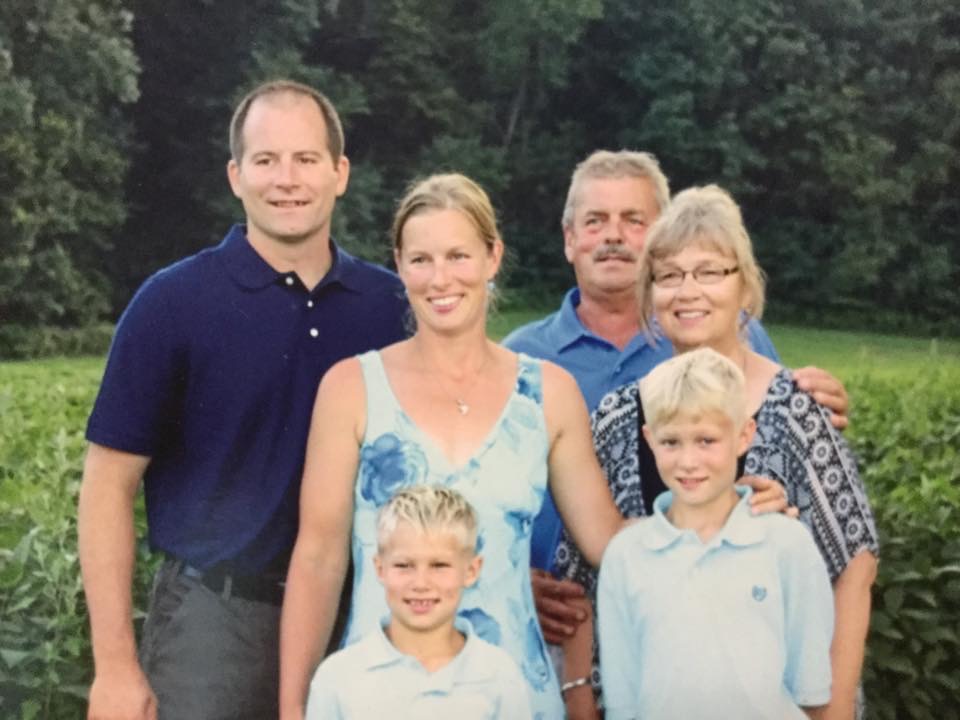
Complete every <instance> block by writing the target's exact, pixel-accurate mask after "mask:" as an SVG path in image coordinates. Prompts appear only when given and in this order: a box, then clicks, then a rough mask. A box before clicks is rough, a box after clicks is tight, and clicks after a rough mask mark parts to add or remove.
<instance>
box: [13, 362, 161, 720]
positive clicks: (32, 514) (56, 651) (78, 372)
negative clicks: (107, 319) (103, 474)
mask: <svg viewBox="0 0 960 720" xmlns="http://www.w3.org/2000/svg"><path fill="white" fill-rule="evenodd" d="M101 373H102V361H100V360H97V361H92V360H73V361H62V360H61V361H46V362H42V363H32V364H23V363H8V364H2V365H0V518H3V522H2V525H0V717H2V718H5V719H6V718H46V719H51V720H52V719H60V718H62V719H63V720H75V718H78V717H82V716H83V712H84V707H85V703H84V698H85V697H86V693H87V688H88V686H89V683H90V680H91V678H92V666H91V661H90V646H89V640H88V634H87V617H86V607H85V605H84V600H83V591H82V587H81V583H80V571H79V565H78V561H77V542H76V503H77V491H78V489H79V484H80V473H81V467H82V462H83V452H84V448H85V441H84V439H83V428H84V426H85V423H86V418H87V415H88V414H89V412H90V407H91V404H92V402H93V396H94V393H95V391H96V387H97V385H98V383H99V380H100V375H101ZM140 527H141V530H142V527H143V523H142V516H141V519H140ZM151 568H152V564H151V563H150V561H149V558H148V555H147V553H146V550H145V549H144V548H141V550H140V558H139V561H138V574H137V588H136V589H137V593H136V599H137V607H143V603H144V597H145V592H146V588H147V586H148V582H149V575H150V572H151Z"/></svg>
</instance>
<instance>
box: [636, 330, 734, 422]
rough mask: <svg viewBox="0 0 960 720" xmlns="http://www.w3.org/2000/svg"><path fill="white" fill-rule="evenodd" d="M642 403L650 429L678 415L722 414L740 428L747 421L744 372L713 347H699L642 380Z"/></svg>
mask: <svg viewBox="0 0 960 720" xmlns="http://www.w3.org/2000/svg"><path fill="white" fill-rule="evenodd" d="M640 401H641V403H642V404H643V414H644V417H645V418H646V423H647V425H649V426H650V427H651V428H656V427H659V426H661V425H663V424H665V423H668V422H670V421H671V420H673V419H674V418H676V417H677V416H678V415H683V416H691V417H698V416H702V415H704V414H707V413H712V412H720V413H723V414H724V415H726V416H727V417H729V418H730V419H731V420H732V421H733V424H734V426H735V427H737V428H740V427H741V426H742V425H743V423H744V421H745V420H746V419H747V397H746V390H745V380H744V376H743V372H742V371H741V370H740V368H738V367H737V366H736V365H735V364H734V363H733V362H731V361H730V360H729V359H728V358H726V357H724V356H723V355H721V354H720V353H718V352H717V351H716V350H713V349H711V348H699V349H698V350H691V351H690V352H685V353H683V354H681V355H677V356H676V357H673V358H671V359H670V360H667V361H666V362H662V363H660V364H659V365H657V366H656V367H655V368H654V369H653V370H651V371H650V372H649V373H648V374H647V376H646V377H644V378H643V380H641V381H640Z"/></svg>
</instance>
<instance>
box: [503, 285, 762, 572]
mask: <svg viewBox="0 0 960 720" xmlns="http://www.w3.org/2000/svg"><path fill="white" fill-rule="evenodd" d="M579 304H580V290H579V289H578V288H573V289H571V290H570V291H569V292H567V294H566V296H565V297H564V298H563V303H562V304H561V305H560V309H559V310H558V311H557V312H555V313H552V314H550V315H547V317H545V318H543V319H542V320H537V321H535V322H532V323H529V324H527V325H524V326H523V327H520V328H517V329H516V330H514V331H513V332H512V333H510V334H509V335H508V336H507V337H506V338H505V339H504V340H503V344H504V345H505V346H507V347H508V348H510V349H511V350H513V351H515V352H524V353H526V354H527V355H530V356H532V357H537V358H543V359H544V360H549V361H551V362H554V363H556V364H557V365H559V366H560V367H562V368H563V369H564V370H566V371H567V372H569V373H570V374H571V375H573V377H574V379H575V380H576V381H577V385H579V386H580V391H581V392H582V393H583V397H584V399H585V400H586V401H587V409H588V410H590V412H593V410H594V409H595V408H596V407H597V404H599V402H600V399H601V398H602V397H603V396H604V395H606V394H607V393H608V392H610V391H612V390H615V389H616V388H618V387H620V386H621V385H626V384H627V383H631V382H635V381H636V380H639V379H640V378H642V377H643V376H644V375H646V374H647V373H648V372H650V371H651V370H652V369H653V368H655V367H656V366H657V365H658V364H660V363H661V362H663V361H664V360H666V359H668V358H671V357H673V345H671V344H670V342H669V341H668V340H667V339H665V338H657V339H656V340H655V341H651V340H650V339H649V338H648V337H647V336H646V334H645V333H642V332H641V333H638V334H637V335H636V336H635V337H633V338H632V339H631V340H630V342H628V343H627V345H626V347H624V348H623V350H621V349H619V348H618V347H617V346H616V345H614V344H613V343H611V342H610V341H608V340H605V339H603V338H602V337H600V336H599V335H595V334H594V333H592V332H590V331H589V330H588V329H587V328H586V327H585V326H584V324H583V323H582V322H581V321H580V318H579V317H578V316H577V306H578V305H579ZM747 333H748V340H749V342H750V346H751V347H752V348H753V349H754V350H755V351H756V352H758V353H760V354H761V355H764V356H766V357H768V358H770V359H771V360H774V361H776V362H779V360H780V358H779V356H778V355H777V351H776V350H775V349H774V347H773V343H772V342H771V341H770V337H769V336H768V335H767V332H766V330H764V329H763V326H762V325H760V323H758V322H756V321H753V320H751V321H750V322H749V323H748V325H747ZM561 529H562V525H561V522H560V516H559V514H558V512H557V507H556V504H555V503H554V501H553V496H552V495H551V494H549V493H548V494H547V495H546V496H545V498H544V502H543V508H542V509H541V511H540V514H539V515H538V516H537V518H536V520H535V521H534V525H533V541H532V553H531V564H532V565H533V566H534V567H539V568H544V569H550V567H551V565H552V563H553V557H554V550H555V549H556V546H557V543H558V542H559V540H560V531H561Z"/></svg>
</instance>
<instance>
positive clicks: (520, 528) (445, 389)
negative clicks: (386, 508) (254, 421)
mask: <svg viewBox="0 0 960 720" xmlns="http://www.w3.org/2000/svg"><path fill="white" fill-rule="evenodd" d="M392 235H393V244H394V248H393V249H394V257H395V259H396V264H397V270H398V274H399V275H400V278H401V280H402V281H403V284H404V286H405V288H406V293H407V297H408V299H409V301H410V306H411V308H412V310H413V314H414V316H415V318H416V332H415V333H414V335H413V336H412V337H411V338H410V339H409V340H405V341H403V342H400V343H397V344H395V345H391V346H389V347H387V348H385V349H384V350H382V351H379V352H372V353H367V354H365V355H363V356H360V357H358V358H352V359H350V360H346V361H344V362H341V363H340V364H338V365H336V366H334V367H333V368H332V369H331V370H330V371H329V372H328V373H327V375H326V376H325V377H324V379H323V381H322V382H321V384H320V388H319V391H318V394H317V400H316V406H315V410H314V416H313V424H312V428H311V432H310V439H309V442H308V447H307V460H306V467H305V471H304V478H303V488H302V494H301V509H300V513H301V515H300V518H301V519H300V531H299V535H298V538H297V543H296V546H295V549H294V552H293V558H292V560H291V564H290V574H289V577H288V582H287V588H286V597H285V600H284V608H283V617H282V628H281V710H282V716H283V717H285V718H286V717H300V715H301V714H302V707H303V702H304V695H305V692H306V688H307V683H308V680H309V677H310V675H311V673H312V672H313V670H314V668H315V667H316V665H317V663H318V662H319V660H320V655H321V652H322V650H323V648H324V646H325V645H326V642H327V639H328V638H329V636H330V632H331V627H332V624H333V619H334V614H335V612H336V608H337V602H338V600H339V597H340V589H341V585H342V583H343V579H344V574H345V572H346V568H347V564H348V552H349V551H351V550H352V556H353V562H354V568H355V571H354V573H355V574H354V582H353V591H352V605H351V612H350V619H349V621H348V625H347V629H346V638H345V643H346V644H350V643H352V642H353V641H354V640H356V639H357V638H358V637H360V636H362V635H363V634H364V633H365V632H367V631H368V630H370V628H371V627H373V626H374V624H375V623H378V622H379V621H380V619H381V617H382V616H383V615H385V614H386V609H387V608H386V606H385V604H384V600H383V592H382V590H381V589H380V587H379V586H378V584H377V581H376V578H375V575H374V573H373V572H372V557H373V555H374V553H375V552H376V514H377V510H378V508H379V507H380V506H381V505H382V504H383V503H385V502H386V501H387V499H388V498H389V497H390V496H391V495H392V493H393V492H394V491H395V490H397V489H398V488H400V487H405V486H407V485H412V484H414V483H430V484H438V485H444V486H448V487H451V488H454V489H456V490H458V491H459V492H461V493H462V494H463V495H464V496H465V497H466V498H467V500H468V501H469V502H470V503H471V505H473V507H474V508H475V510H476V511H477V514H478V517H479V520H480V537H479V540H478V543H479V545H480V548H479V549H480V552H481V553H482V554H483V556H484V571H483V574H482V576H481V578H480V580H479V581H478V582H477V583H476V584H475V585H474V586H472V587H471V588H469V589H468V590H466V591H465V592H464V595H463V600H462V603H461V607H460V610H459V616H460V617H463V618H465V619H466V620H468V621H470V623H471V624H472V626H473V628H474V630H475V631H476V633H477V634H478V635H479V636H480V637H481V638H483V639H485V640H488V641H490V642H492V643H494V644H495V645H499V646H500V647H502V648H504V649H505V650H506V651H507V652H508V653H510V655H511V656H512V657H513V658H514V660H516V662H517V664H518V665H519V666H520V669H521V671H522V672H523V675H524V678H525V680H526V683H527V687H528V690H529V692H530V697H531V705H532V708H533V715H534V717H535V718H540V719H541V720H555V719H556V718H561V717H563V716H564V709H563V703H562V700H561V695H560V688H559V686H558V682H557V679H556V677H555V675H554V673H553V669H552V667H551V664H550V661H549V659H548V657H547V654H546V646H545V643H544V641H543V637H542V634H541V631H540V627H539V624H538V622H537V617H536V613H535V609H534V604H533V598H532V594H531V590H530V576H529V555H530V530H531V525H532V522H533V518H534V517H535V516H536V514H537V512H538V511H539V509H540V505H541V503H542V501H543V497H544V494H545V492H546V490H547V486H548V483H549V487H550V490H551V491H552V493H553V496H554V498H555V499H556V502H557V506H558V507H559V509H560V512H561V514H562V515H563V518H564V522H565V524H566V526H567V527H568V528H570V530H571V532H572V533H573V535H574V537H575V538H576V542H577V545H578V546H579V547H580V548H582V549H583V552H584V555H585V556H586V558H587V560H588V561H589V562H591V563H593V564H598V563H599V560H600V556H601V555H602V553H603V550H604V548H605V547H606V545H607V542H608V541H609V539H610V538H611V537H612V536H613V534H614V533H615V532H616V531H617V530H618V529H619V528H620V527H621V525H622V523H623V518H622V517H621V515H620V513H619V512H618V511H617V509H616V507H615V506H614V504H613V502H612V499H611V497H610V492H609V490H608V488H607V484H606V482H605V480H604V478H603V475H602V474H601V471H600V467H599V465H598V464H597V460H596V456H595V455H594V452H593V444H592V440H591V436H590V428H589V420H588V416H587V410H586V407H585V404H584V401H583V398H582V396H581V394H580V391H579V390H578V388H577V385H576V383H575V382H574V380H573V379H572V378H571V377H570V375H569V374H567V373H566V372H565V371H563V370H561V369H560V368H558V367H556V366H555V365H552V364H550V363H548V362H542V361H538V360H533V359H531V358H529V357H527V356H525V355H518V354H516V353H513V352H511V351H509V350H507V349H505V348H503V347H501V346H499V345H498V344H496V343H495V342H493V341H491V340H490V339H489V338H488V337H487V334H486V319H487V305H488V302H489V292H490V291H489V288H488V285H489V283H490V282H491V281H492V280H493V278H494V277H495V276H496V274H497V270H498V269H499V267H500V262H501V259H502V256H503V241H502V240H501V238H500V235H499V232H498V230H497V226H496V221H495V218H494V213H493V210H492V207H491V205H490V201H489V199H488V198H487V196H486V193H484V192H483V190H482V189H481V188H480V187H478V186H477V185H476V184H475V183H473V182H472V181H471V180H469V179H468V178H466V177H464V176H462V175H438V176H433V177H430V178H428V179H426V180H424V181H422V182H420V183H418V184H416V185H415V186H414V187H413V188H412V189H411V190H410V191H409V192H408V194H407V195H406V197H405V198H404V199H403V200H402V201H401V203H400V206H399V209H398V211H397V214H396V218H395V221H394V225H393V231H392ZM425 612H426V613H427V615H429V612H430V610H429V608H426V609H425ZM371 692H376V689H375V688H372V689H371Z"/></svg>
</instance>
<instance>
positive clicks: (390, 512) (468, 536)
mask: <svg viewBox="0 0 960 720" xmlns="http://www.w3.org/2000/svg"><path fill="white" fill-rule="evenodd" d="M400 523H408V524H410V525H412V526H413V527H414V528H416V529H417V530H420V531H421V532H438V531H440V532H449V533H453V534H454V535H456V536H457V538H458V539H459V540H460V542H461V545H462V546H463V549H464V550H468V551H470V552H474V551H476V547H477V515H476V513H475V512H474V510H473V507H471V505H470V503H468V502H467V501H466V499H465V498H464V497H463V495H461V494H460V493H458V492H457V491H456V490H451V489H450V488H447V487H443V486H442V485H411V486H410V487H407V488H403V489H401V490H399V491H397V492H396V493H395V494H394V495H393V497H391V498H390V499H389V500H388V501H387V503H386V504H385V505H384V506H383V507H382V508H380V512H379V513H378V514H377V551H378V552H383V550H384V548H386V546H387V545H389V543H390V538H391V537H392V536H393V533H394V531H395V530H396V529H397V525H399V524H400Z"/></svg>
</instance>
